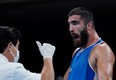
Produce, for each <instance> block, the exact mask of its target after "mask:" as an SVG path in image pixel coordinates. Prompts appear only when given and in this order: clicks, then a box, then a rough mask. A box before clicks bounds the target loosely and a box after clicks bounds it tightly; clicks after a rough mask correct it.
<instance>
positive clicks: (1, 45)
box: [0, 26, 21, 53]
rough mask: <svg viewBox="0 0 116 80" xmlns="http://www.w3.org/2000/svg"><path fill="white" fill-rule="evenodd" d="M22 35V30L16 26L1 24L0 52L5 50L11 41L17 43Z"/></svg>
mask: <svg viewBox="0 0 116 80" xmlns="http://www.w3.org/2000/svg"><path fill="white" fill-rule="evenodd" d="M20 37H21V34H20V31H19V30H17V29H16V28H13V27H9V26H0V53H2V52H3V51H4V50H5V48H6V47H7V46H8V43H9V42H12V43H13V45H16V44H17V41H18V40H19V39H20Z"/></svg>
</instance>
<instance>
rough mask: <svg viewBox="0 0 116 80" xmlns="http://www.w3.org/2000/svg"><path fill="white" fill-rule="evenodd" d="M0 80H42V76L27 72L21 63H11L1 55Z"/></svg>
mask: <svg viewBox="0 0 116 80" xmlns="http://www.w3.org/2000/svg"><path fill="white" fill-rule="evenodd" d="M0 80H41V74H39V73H38V74H37V73H32V72H30V71H29V70H26V69H25V68H24V66H23V65H22V64H21V63H16V62H9V61H8V59H7V58H6V57H5V56H4V55H2V54H0Z"/></svg>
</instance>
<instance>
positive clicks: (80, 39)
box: [73, 28, 89, 47]
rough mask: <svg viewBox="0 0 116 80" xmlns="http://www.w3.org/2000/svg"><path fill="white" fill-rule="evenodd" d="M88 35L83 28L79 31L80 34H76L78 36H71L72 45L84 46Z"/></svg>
mask: <svg viewBox="0 0 116 80" xmlns="http://www.w3.org/2000/svg"><path fill="white" fill-rule="evenodd" d="M88 37H89V35H88V33H87V29H86V28H84V29H83V30H82V31H81V32H80V35H79V36H78V38H73V42H74V46H75V47H84V46H85V45H86V44H87V42H88Z"/></svg>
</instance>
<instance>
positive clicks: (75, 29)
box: [68, 15, 88, 47]
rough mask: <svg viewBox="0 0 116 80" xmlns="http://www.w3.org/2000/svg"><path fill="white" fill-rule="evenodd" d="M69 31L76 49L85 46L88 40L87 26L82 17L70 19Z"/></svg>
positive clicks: (74, 16) (76, 16)
mask: <svg viewBox="0 0 116 80" xmlns="http://www.w3.org/2000/svg"><path fill="white" fill-rule="evenodd" d="M68 23H69V31H70V34H71V36H72V38H73V41H74V45H75V46H76V47H80V46H84V45H86V43H87V40H88V32H87V26H86V25H85V24H84V22H83V20H82V19H81V16H79V15H72V16H69V18H68Z"/></svg>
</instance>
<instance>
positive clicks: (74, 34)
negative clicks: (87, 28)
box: [71, 33, 79, 39]
mask: <svg viewBox="0 0 116 80" xmlns="http://www.w3.org/2000/svg"><path fill="white" fill-rule="evenodd" d="M71 36H72V38H73V39H78V38H79V34H76V33H71Z"/></svg>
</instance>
